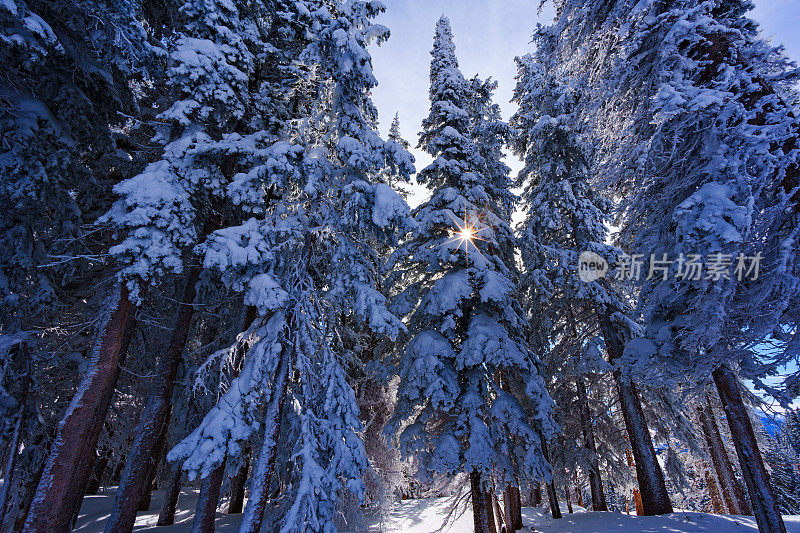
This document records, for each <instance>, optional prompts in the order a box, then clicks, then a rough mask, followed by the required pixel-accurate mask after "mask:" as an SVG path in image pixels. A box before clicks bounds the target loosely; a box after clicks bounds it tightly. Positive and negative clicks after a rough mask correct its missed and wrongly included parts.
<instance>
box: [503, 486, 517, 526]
mask: <svg viewBox="0 0 800 533" xmlns="http://www.w3.org/2000/svg"><path fill="white" fill-rule="evenodd" d="M512 500H513V496H511V488H510V487H506V489H505V490H504V491H503V521H504V522H505V523H506V531H507V532H508V533H515V532H516V531H517V530H516V529H515V528H514V510H513V505H514V503H513V501H512Z"/></svg>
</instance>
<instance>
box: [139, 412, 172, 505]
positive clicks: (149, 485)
mask: <svg viewBox="0 0 800 533" xmlns="http://www.w3.org/2000/svg"><path fill="white" fill-rule="evenodd" d="M171 413H172V406H171V405H170V408H169V410H168V411H167V419H166V420H165V421H164V426H163V427H162V428H161V433H160V434H159V436H158V442H157V443H156V447H155V451H154V454H155V455H153V457H152V458H151V460H150V461H149V465H148V470H147V478H146V479H145V483H144V484H143V487H144V488H145V490H144V492H142V495H141V497H140V498H139V505H138V510H139V511H141V512H145V511H149V510H150V502H151V500H152V497H153V491H154V490H157V489H158V482H157V479H158V469H159V467H160V466H161V463H162V462H164V459H165V458H164V455H165V454H166V450H165V448H166V447H167V436H168V435H169V422H170V419H171Z"/></svg>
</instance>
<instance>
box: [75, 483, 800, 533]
mask: <svg viewBox="0 0 800 533" xmlns="http://www.w3.org/2000/svg"><path fill="white" fill-rule="evenodd" d="M163 497H164V493H163V492H161V491H155V492H153V500H152V502H151V505H150V511H148V512H147V513H139V516H138V517H137V519H136V526H135V528H134V530H135V531H137V532H139V531H152V532H159V533H173V532H175V533H177V532H188V531H191V528H192V516H193V514H194V507H195V505H196V503H197V493H196V491H183V492H181V496H180V499H179V500H178V511H177V512H176V515H175V525H173V526H166V527H156V521H157V520H158V510H159V508H160V507H161V502H162V500H163ZM113 504H114V490H113V489H106V490H105V492H103V493H101V494H99V495H96V496H86V498H84V501H83V507H81V513H80V517H79V518H78V522H77V524H76V528H75V531H76V532H78V533H102V531H103V528H104V526H105V521H106V519H107V518H108V517H109V515H110V513H111V507H112V506H113ZM221 507H222V508H224V505H222V506H221ZM465 507H466V508H465ZM451 508H452V499H451V498H426V499H421V500H404V501H402V502H398V504H397V505H396V506H395V508H394V509H393V510H392V511H391V512H389V513H387V514H386V515H385V516H383V517H380V518H378V517H376V518H375V519H374V521H373V524H372V527H371V529H370V531H372V532H375V533H378V532H381V533H437V532H438V533H470V532H471V531H472V511H471V510H470V508H469V506H468V505H467V506H465V505H463V504H462V505H461V506H460V507H459V509H457V511H456V512H454V513H451ZM575 510H576V512H575V513H574V514H569V513H567V509H566V508H564V509H563V513H564V518H562V519H560V520H553V519H552V518H550V514H549V510H548V509H547V508H546V507H541V508H533V507H525V508H523V509H522V516H523V523H524V524H525V526H526V527H525V528H524V529H523V530H522V531H523V532H524V533H529V532H531V531H538V532H542V533H605V532H611V533H613V532H619V533H658V532H665V533H666V532H670V533H684V532H685V533H690V532H707V533H755V532H757V531H758V528H757V527H756V524H755V520H754V519H753V517H747V516H730V515H713V514H706V513H698V512H694V511H685V512H677V513H672V514H668V515H663V516H634V515H626V514H620V513H594V512H586V511H584V510H583V509H581V508H580V507H577V506H575ZM240 520H241V515H231V516H229V515H226V514H223V513H218V514H217V523H216V530H217V532H218V533H234V532H236V531H237V530H238V528H239V521H240ZM784 520H785V522H786V529H787V533H800V516H785V517H784ZM531 526H533V528H534V529H531Z"/></svg>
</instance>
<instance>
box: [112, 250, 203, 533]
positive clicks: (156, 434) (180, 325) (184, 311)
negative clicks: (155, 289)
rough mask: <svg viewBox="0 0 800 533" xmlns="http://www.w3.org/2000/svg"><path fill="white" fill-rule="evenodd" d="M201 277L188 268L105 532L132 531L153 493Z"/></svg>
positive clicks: (197, 269) (198, 268) (194, 269)
mask: <svg viewBox="0 0 800 533" xmlns="http://www.w3.org/2000/svg"><path fill="white" fill-rule="evenodd" d="M199 278H200V267H197V266H194V267H191V268H190V269H189V272H188V274H187V276H186V281H185V284H184V287H183V294H182V296H181V299H180V304H179V306H180V309H179V310H178V319H177V321H176V323H175V329H173V330H172V337H171V338H170V341H169V347H168V348H167V350H166V352H164V354H163V356H162V357H160V358H159V360H158V364H157V367H156V376H155V380H154V382H153V387H152V389H151V390H150V394H149V396H148V398H147V405H146V406H145V408H144V411H143V412H142V416H141V418H140V419H139V425H138V426H137V427H136V436H135V438H134V441H133V446H132V447H131V450H130V452H129V453H128V460H127V462H126V463H125V470H123V472H122V480H121V481H120V484H119V488H118V489H117V496H116V498H115V500H114V508H113V510H112V511H111V517H110V518H109V519H108V521H107V522H106V528H105V531H106V533H113V532H115V531H130V530H131V529H132V528H133V524H134V522H135V521H136V511H137V509H138V506H139V501H140V500H141V498H142V495H143V494H144V492H145V491H147V490H150V483H151V480H150V476H149V475H148V474H149V472H150V463H151V462H152V460H153V458H154V457H158V455H159V450H158V449H157V448H158V441H159V438H160V436H161V432H162V431H163V428H164V424H165V423H166V420H167V417H168V416H169V411H170V407H171V405H172V392H173V390H174V388H175V377H176V376H177V373H178V367H179V366H180V362H181V355H182V354H183V348H184V346H185V345H186V340H187V339H188V337H189V329H190V326H191V323H192V316H193V315H194V306H193V305H192V303H193V302H194V298H195V285H196V284H197V280H198V279H199Z"/></svg>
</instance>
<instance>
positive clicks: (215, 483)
mask: <svg viewBox="0 0 800 533" xmlns="http://www.w3.org/2000/svg"><path fill="white" fill-rule="evenodd" d="M256 316H257V313H256V308H255V307H254V306H247V307H246V308H245V312H244V317H243V321H242V328H241V329H242V331H246V330H247V329H248V328H250V325H251V324H252V323H253V321H254V320H255V319H256ZM244 348H245V347H244V345H243V344H238V345H237V346H236V350H235V351H234V353H233V354H232V361H231V366H232V368H233V375H232V377H233V378H235V377H236V376H238V375H239V370H240V366H241V362H242V360H243V359H244V355H245V353H244ZM218 399H219V396H218ZM276 441H277V436H276ZM226 462H227V458H225V459H223V461H222V463H221V464H220V465H219V466H218V467H217V468H215V469H214V470H213V471H212V472H211V474H209V475H208V477H206V478H205V479H204V480H203V483H202V484H201V485H200V497H199V499H198V501H197V507H196V509H195V513H194V522H193V523H192V531H193V532H197V533H204V532H213V531H214V523H215V521H216V516H217V506H218V505H219V496H220V493H221V492H222V482H223V480H224V476H225V465H226ZM245 475H246V472H245ZM245 481H246V479H245ZM242 498H244V493H242Z"/></svg>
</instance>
